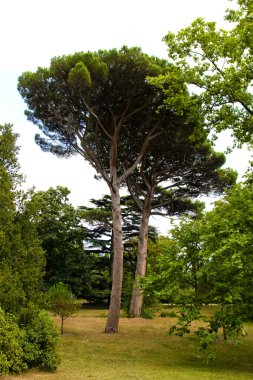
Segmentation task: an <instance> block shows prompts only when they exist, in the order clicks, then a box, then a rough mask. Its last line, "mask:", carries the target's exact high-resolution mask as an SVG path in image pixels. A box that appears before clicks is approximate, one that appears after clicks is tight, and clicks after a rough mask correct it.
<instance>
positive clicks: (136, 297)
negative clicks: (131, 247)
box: [129, 196, 151, 317]
mask: <svg viewBox="0 0 253 380" xmlns="http://www.w3.org/2000/svg"><path fill="white" fill-rule="evenodd" d="M150 205H151V196H150V197H147V199H146V201H145V204H144V207H143V211H142V215H141V223H140V233H139V240H138V252H137V263H136V271H135V279H134V285H133V290H132V297H131V303H130V309H129V314H130V315H131V316H135V317H139V316H140V315H141V311H142V305H143V292H142V289H141V287H140V285H139V280H140V279H141V278H142V277H145V275H146V267H147V250H148V227H149V217H150V211H151V209H150Z"/></svg>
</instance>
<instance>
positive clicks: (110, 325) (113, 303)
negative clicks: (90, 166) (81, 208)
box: [105, 187, 123, 333]
mask: <svg viewBox="0 0 253 380" xmlns="http://www.w3.org/2000/svg"><path fill="white" fill-rule="evenodd" d="M110 190H111V199H112V218H113V250H114V254H113V266H112V289H111V297H110V307H109V314H108V318H107V322H106V326H105V332H106V333H116V332H118V327H119V316H120V306H121V292H122V278H123V237H122V216H121V207H120V194H119V189H118V188H115V187H114V188H112V189H110Z"/></svg>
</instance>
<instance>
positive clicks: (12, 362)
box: [0, 309, 27, 375]
mask: <svg viewBox="0 0 253 380" xmlns="http://www.w3.org/2000/svg"><path fill="white" fill-rule="evenodd" d="M24 341H25V333H24V331H22V330H21V329H20V328H19V326H18V324H17V322H16V321H15V318H14V317H12V316H11V315H8V316H7V315H5V313H4V311H3V310H2V309H0V374H1V375H3V374H8V373H9V372H16V373H20V372H21V371H23V370H25V369H27V364H26V362H25V355H24V351H23V344H24Z"/></svg>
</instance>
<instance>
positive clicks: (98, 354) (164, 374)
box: [2, 309, 253, 380]
mask: <svg viewBox="0 0 253 380" xmlns="http://www.w3.org/2000/svg"><path fill="white" fill-rule="evenodd" d="M105 316H106V311H104V310H92V309H89V310H88V309H87V310H86V309H84V310H81V311H80V312H79V313H78V314H77V315H76V316H74V317H72V318H69V319H67V320H66V321H65V334H64V335H63V336H62V337H61V339H60V343H59V348H58V349H59V353H60V356H61V364H60V366H59V367H58V369H57V371H56V372H55V373H45V372H37V371H29V372H27V373H25V374H22V375H19V376H9V377H3V378H2V379H3V380H6V379H8V380H14V379H15V380H18V379H19V380H28V379H29V380H37V379H38V380H79V379H80V380H81V379H82V380H86V379H87V380H88V379H93V380H95V379H96V380H98V379H99V380H116V379H117V380H130V379H133V380H163V379H169V380H191V379H192V380H209V379H210V380H212V379H217V380H228V379H236V380H247V379H251V380H252V379H253V324H248V325H247V326H246V331H247V333H248V334H247V335H246V337H245V338H244V339H242V340H241V341H240V343H239V344H238V345H235V344H234V343H231V342H230V343H226V344H224V343H223V342H222V341H220V342H217V343H216V344H215V347H213V348H212V350H214V351H215V353H216V355H217V358H216V360H215V361H213V362H211V363H208V362H207V360H206V357H204V356H203V355H201V353H200V352H199V351H198V344H197V340H196V338H195V336H194V335H189V336H186V337H184V338H179V337H175V336H172V337H171V336H168V335H167V331H168V329H169V327H170V325H171V324H173V323H174V322H175V319H173V318H161V317H156V318H154V319H152V320H147V319H142V318H133V319H128V318H121V320H120V332H119V333H118V334H115V335H111V334H104V333H103V329H104V327H105V322H106V319H105ZM57 322H58V321H57Z"/></svg>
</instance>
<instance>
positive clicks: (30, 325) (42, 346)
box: [0, 309, 59, 375]
mask: <svg viewBox="0 0 253 380" xmlns="http://www.w3.org/2000/svg"><path fill="white" fill-rule="evenodd" d="M28 314H29V311H28V310H27V315H28ZM58 336H59V334H58V331H57V329H56V326H55V325H54V323H53V321H52V320H51V319H50V318H49V316H48V315H47V314H46V313H45V312H42V311H40V312H36V313H35V312H32V313H31V315H30V317H27V324H23V325H22V327H20V326H19V324H18V321H17V319H16V318H15V317H14V316H12V315H9V314H5V313H4V311H3V310H2V309H0V375H3V374H8V373H20V372H22V371H23V370H26V369H28V368H38V369H43V370H48V371H55V369H56V368H57V365H58V363H59V358H58V356H57V354H56V344H57V340H58Z"/></svg>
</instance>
